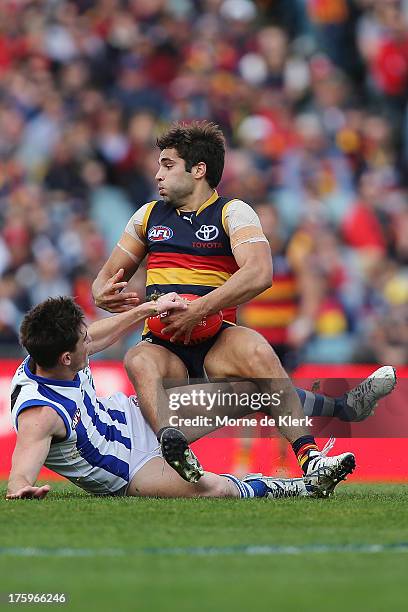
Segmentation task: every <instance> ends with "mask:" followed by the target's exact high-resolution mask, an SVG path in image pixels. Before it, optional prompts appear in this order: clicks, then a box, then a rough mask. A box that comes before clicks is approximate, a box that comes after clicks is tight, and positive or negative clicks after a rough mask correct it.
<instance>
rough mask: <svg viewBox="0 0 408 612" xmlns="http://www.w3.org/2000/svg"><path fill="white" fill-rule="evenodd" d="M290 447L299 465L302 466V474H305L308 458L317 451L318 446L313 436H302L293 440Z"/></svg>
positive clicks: (313, 455)
mask: <svg viewBox="0 0 408 612" xmlns="http://www.w3.org/2000/svg"><path fill="white" fill-rule="evenodd" d="M292 448H293V451H294V453H295V455H296V458H297V460H298V463H299V465H300V467H301V468H302V470H303V472H304V474H306V472H307V466H308V465H309V461H310V459H311V458H312V457H315V456H316V453H319V448H318V446H317V444H316V442H315V439H314V437H313V436H302V437H301V438H298V439H297V440H295V442H293V444H292Z"/></svg>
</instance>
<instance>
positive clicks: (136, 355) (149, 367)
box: [123, 347, 160, 379]
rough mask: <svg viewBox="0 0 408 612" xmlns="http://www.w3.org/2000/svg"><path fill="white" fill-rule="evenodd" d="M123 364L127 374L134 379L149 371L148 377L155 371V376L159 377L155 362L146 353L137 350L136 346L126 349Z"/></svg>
mask: <svg viewBox="0 0 408 612" xmlns="http://www.w3.org/2000/svg"><path fill="white" fill-rule="evenodd" d="M123 365H124V367H125V370H126V372H127V374H128V376H131V377H133V378H135V379H138V378H141V377H144V376H145V375H146V373H147V372H149V377H150V378H151V377H152V376H154V375H155V373H156V377H157V378H159V377H160V371H159V368H158V367H157V364H156V363H155V362H154V360H153V359H151V358H150V357H149V355H146V354H144V353H143V351H141V350H138V347H136V348H131V349H129V350H128V352H127V353H126V355H125V357H124V360H123Z"/></svg>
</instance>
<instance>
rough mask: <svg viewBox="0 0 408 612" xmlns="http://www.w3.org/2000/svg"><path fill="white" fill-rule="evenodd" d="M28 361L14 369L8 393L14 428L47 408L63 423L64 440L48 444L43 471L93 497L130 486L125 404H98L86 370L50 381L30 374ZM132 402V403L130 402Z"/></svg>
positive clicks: (111, 400)
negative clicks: (27, 414)
mask: <svg viewBox="0 0 408 612" xmlns="http://www.w3.org/2000/svg"><path fill="white" fill-rule="evenodd" d="M29 365H30V357H27V358H26V359H25V360H24V361H23V363H22V364H21V365H20V366H19V367H18V368H17V371H16V373H15V375H14V378H13V381H12V388H11V407H12V420H13V426H14V428H15V429H16V431H17V429H18V422H17V419H18V416H19V414H20V413H21V412H22V411H23V410H26V409H28V408H30V407H32V406H44V405H46V406H50V407H51V408H53V409H54V410H56V411H57V413H58V414H59V415H60V417H61V418H62V420H63V421H64V423H65V428H66V438H65V439H64V440H63V441H60V442H59V441H58V442H53V443H52V444H51V447H50V451H49V454H48V456H47V459H46V462H45V465H46V466H47V467H48V468H50V469H51V470H54V471H55V472H57V473H58V474H61V475H62V476H65V477H66V478H68V479H69V480H71V481H72V482H74V483H75V484H76V485H78V486H79V487H82V488H83V489H85V490H86V491H88V492H90V493H95V494H109V493H115V492H118V491H119V490H120V489H122V488H123V487H124V486H125V485H126V484H127V483H128V482H129V464H130V454H131V448H132V441H131V436H130V431H129V427H128V419H129V414H127V408H128V406H129V399H128V398H127V397H126V396H124V395H123V394H118V395H121V396H122V397H123V399H124V400H126V401H122V402H119V401H114V398H115V396H113V397H112V398H100V399H98V398H97V396H96V392H95V387H94V382H93V379H92V374H91V370H90V368H89V367H86V368H85V369H84V370H81V371H80V372H78V374H77V375H76V376H75V378H74V380H72V381H67V380H62V381H59V380H52V379H47V378H42V377H40V376H36V375H35V374H33V373H32V372H31V370H30V367H29ZM133 399H134V398H133V397H132V400H133Z"/></svg>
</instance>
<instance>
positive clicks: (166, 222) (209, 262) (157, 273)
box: [142, 192, 238, 323]
mask: <svg viewBox="0 0 408 612" xmlns="http://www.w3.org/2000/svg"><path fill="white" fill-rule="evenodd" d="M230 201H231V200H230V199H229V198H223V197H220V196H219V195H218V194H217V193H216V192H215V193H214V194H213V195H212V196H211V197H210V198H209V199H208V200H207V201H206V202H204V204H202V206H201V207H200V208H199V209H198V210H197V211H196V212H183V211H180V210H177V209H175V208H173V207H172V206H171V205H169V204H167V203H166V202H164V201H163V200H157V201H154V202H151V203H150V204H149V205H148V207H147V210H146V212H145V215H144V218H143V225H142V234H143V238H144V239H145V241H146V250H147V266H146V267H147V278H146V296H147V297H150V296H151V295H152V294H155V293H159V294H163V293H168V292H170V291H176V292H177V293H192V294H195V295H199V296H203V295H207V293H210V292H211V291H213V290H214V289H216V288H217V287H221V286H222V285H223V284H224V283H225V282H226V281H227V280H228V279H229V278H230V277H231V276H232V275H233V274H234V272H236V271H237V270H238V266H237V263H236V261H235V259H234V256H233V254H232V249H231V243H230V238H229V236H228V234H227V231H226V229H227V228H226V224H225V214H226V208H227V205H228V203H229V202H230ZM223 318H224V320H225V321H229V322H231V323H235V321H236V308H228V309H226V310H225V311H224V312H223Z"/></svg>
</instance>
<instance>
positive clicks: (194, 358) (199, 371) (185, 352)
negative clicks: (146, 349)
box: [142, 321, 234, 378]
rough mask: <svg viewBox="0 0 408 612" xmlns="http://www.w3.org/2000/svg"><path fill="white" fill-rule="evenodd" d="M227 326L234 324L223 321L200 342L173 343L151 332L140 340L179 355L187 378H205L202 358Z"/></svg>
mask: <svg viewBox="0 0 408 612" xmlns="http://www.w3.org/2000/svg"><path fill="white" fill-rule="evenodd" d="M228 327H234V324H233V323H228V322H227V321H223V322H222V325H221V327H220V330H219V331H218V332H217V333H216V334H215V336H213V337H212V338H209V339H208V340H205V341H204V342H200V344H191V345H184V344H174V342H168V340H162V339H161V338H158V337H157V336H155V335H154V334H152V332H147V334H143V336H142V340H146V341H147V342H150V343H151V344H158V345H159V346H164V348H166V349H168V350H169V351H171V352H172V353H173V354H174V355H177V357H179V358H180V359H181V361H182V362H183V363H184V365H185V366H186V368H187V372H188V375H189V378H205V372H204V359H205V358H206V355H207V353H208V351H209V350H210V349H212V347H213V346H214V344H215V343H216V341H217V339H218V337H219V336H220V334H221V332H222V331H223V330H224V329H227V328H228Z"/></svg>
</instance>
